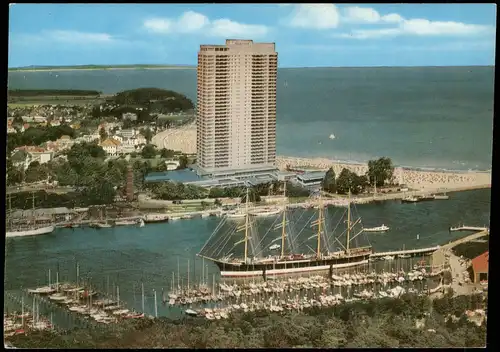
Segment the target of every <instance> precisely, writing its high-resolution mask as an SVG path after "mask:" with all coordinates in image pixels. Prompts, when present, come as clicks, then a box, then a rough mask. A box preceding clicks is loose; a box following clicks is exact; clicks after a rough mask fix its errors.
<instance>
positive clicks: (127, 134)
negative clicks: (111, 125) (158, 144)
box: [120, 128, 136, 138]
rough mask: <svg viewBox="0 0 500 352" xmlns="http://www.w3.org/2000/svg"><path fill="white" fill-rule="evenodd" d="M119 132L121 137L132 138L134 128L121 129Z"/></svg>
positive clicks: (134, 132)
mask: <svg viewBox="0 0 500 352" xmlns="http://www.w3.org/2000/svg"><path fill="white" fill-rule="evenodd" d="M120 134H121V135H122V137H123V138H132V137H135V134H136V131H135V129H133V128H131V129H129V130H121V131H120Z"/></svg>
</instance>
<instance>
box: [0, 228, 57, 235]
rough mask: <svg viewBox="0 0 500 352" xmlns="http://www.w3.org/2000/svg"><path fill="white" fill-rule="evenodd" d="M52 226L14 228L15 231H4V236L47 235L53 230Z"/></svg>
mask: <svg viewBox="0 0 500 352" xmlns="http://www.w3.org/2000/svg"><path fill="white" fill-rule="evenodd" d="M54 230H55V227H54V226H44V227H38V228H35V229H30V230H15V231H7V232H6V233H5V237H25V236H37V235H47V234H49V233H52V232H54Z"/></svg>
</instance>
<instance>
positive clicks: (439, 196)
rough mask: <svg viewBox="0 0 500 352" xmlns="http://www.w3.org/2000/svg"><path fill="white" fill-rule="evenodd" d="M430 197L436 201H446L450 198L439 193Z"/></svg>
mask: <svg viewBox="0 0 500 352" xmlns="http://www.w3.org/2000/svg"><path fill="white" fill-rule="evenodd" d="M432 196H433V197H434V199H436V200H447V199H449V198H450V197H448V196H447V195H446V193H442V194H440V193H436V194H433V195H432Z"/></svg>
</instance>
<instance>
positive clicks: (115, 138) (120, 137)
mask: <svg viewBox="0 0 500 352" xmlns="http://www.w3.org/2000/svg"><path fill="white" fill-rule="evenodd" d="M111 138H113V139H114V140H117V141H118V142H120V143H123V137H122V136H118V135H114V136H112V137H111Z"/></svg>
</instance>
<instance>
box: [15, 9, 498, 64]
mask: <svg viewBox="0 0 500 352" xmlns="http://www.w3.org/2000/svg"><path fill="white" fill-rule="evenodd" d="M495 32H496V5H495V4H424V5H421V4H408V5H399V4H389V5H379V4H368V5H366V4H365V5H363V4H359V5H356V4H341V5H334V4H260V5H251V4H244V5H236V4H229V5H222V4H182V5H170V4H14V5H11V7H10V15H9V67H20V66H29V65H86V64H96V65H112V64H187V65H195V64H196V62H197V51H198V49H199V45H200V44H223V43H224V41H225V39H227V38H232V39H253V40H254V41H263V42H275V43H276V48H277V51H278V54H279V56H278V61H279V66H280V67H311V66H334V67H344V66H461V65H463V66H467V65H494V62H495Z"/></svg>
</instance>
